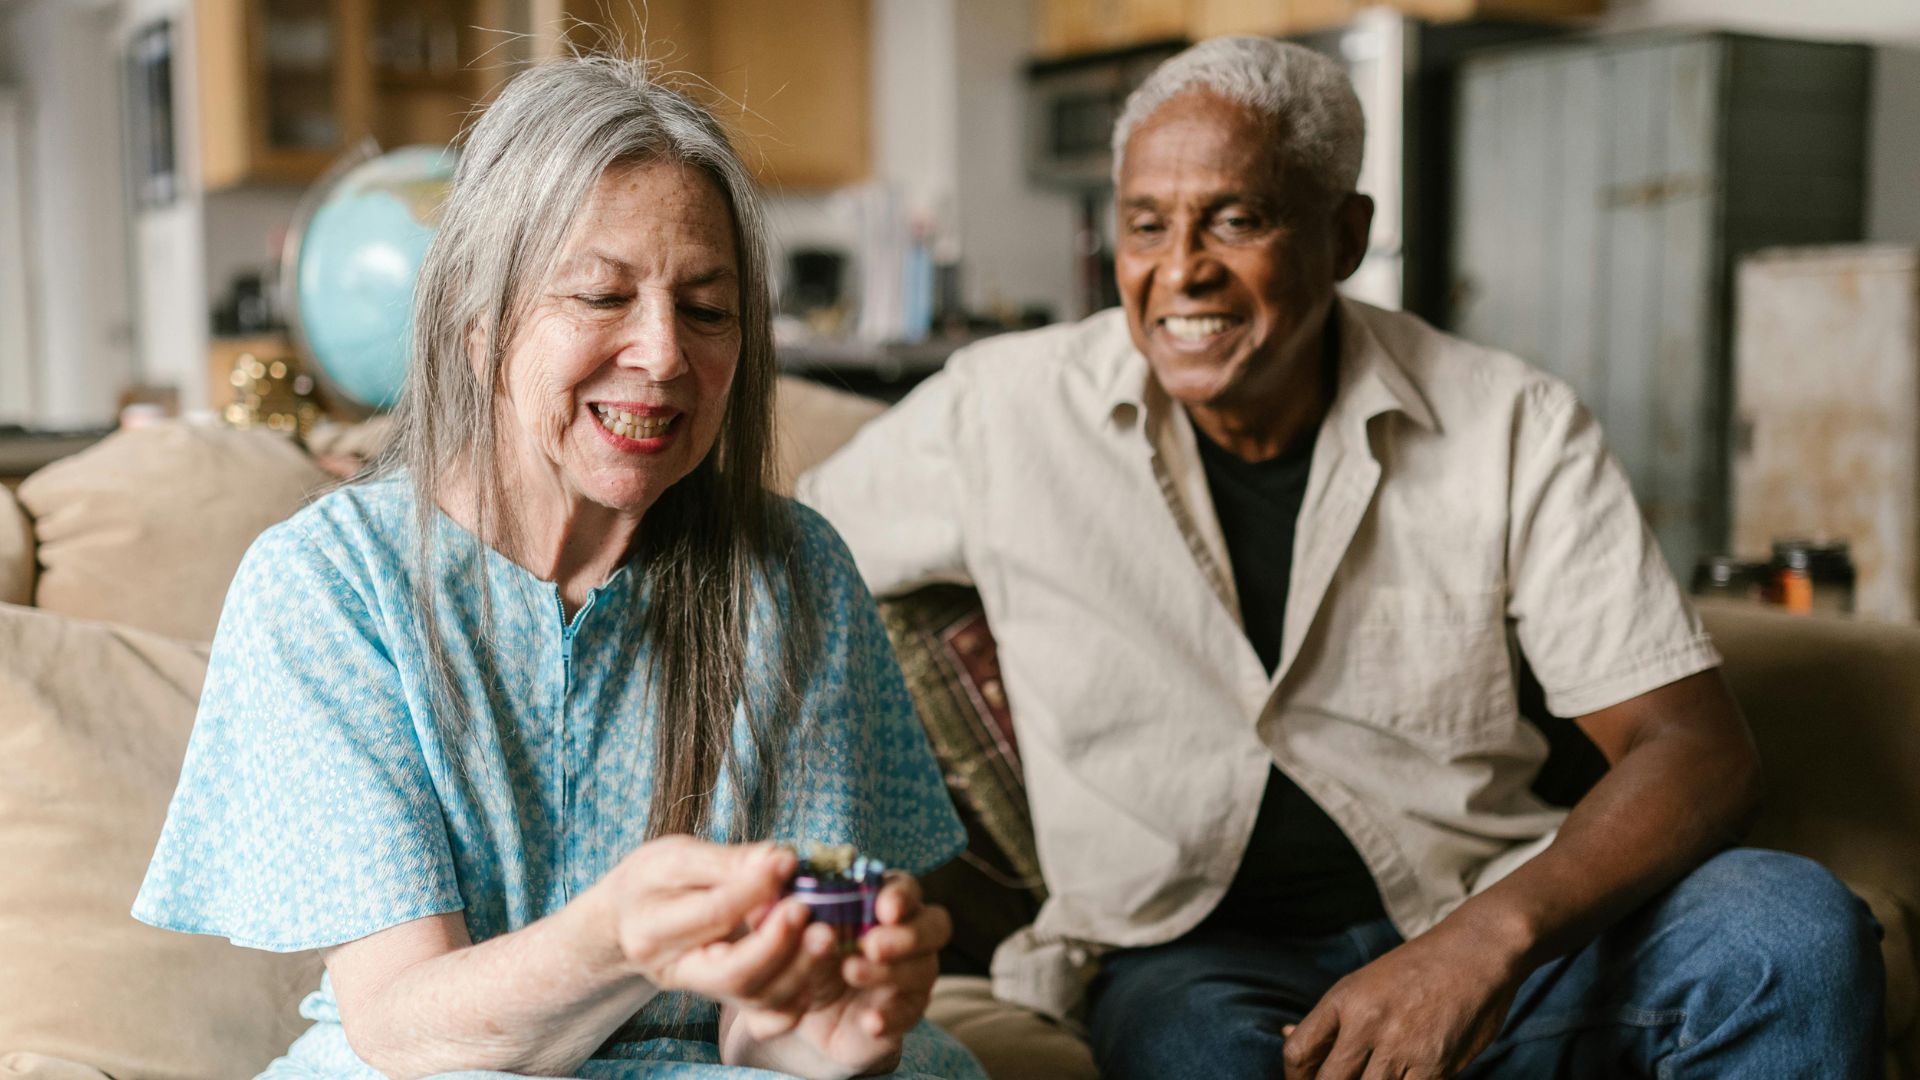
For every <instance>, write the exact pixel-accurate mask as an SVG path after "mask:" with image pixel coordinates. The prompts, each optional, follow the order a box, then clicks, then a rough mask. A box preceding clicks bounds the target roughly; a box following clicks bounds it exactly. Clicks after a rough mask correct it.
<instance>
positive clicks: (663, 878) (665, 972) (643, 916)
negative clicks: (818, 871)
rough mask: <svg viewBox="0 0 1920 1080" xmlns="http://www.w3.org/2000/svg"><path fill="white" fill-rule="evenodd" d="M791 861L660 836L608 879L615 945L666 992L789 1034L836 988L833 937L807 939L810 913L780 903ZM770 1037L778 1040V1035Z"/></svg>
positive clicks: (776, 854) (824, 933)
mask: <svg viewBox="0 0 1920 1080" xmlns="http://www.w3.org/2000/svg"><path fill="white" fill-rule="evenodd" d="M794 865H795V862H794V855H793V853H792V852H790V851H787V850H786V849H784V848H781V847H777V846H775V845H772V844H754V845H748V846H739V845H728V844H713V843H708V842H706V841H702V840H696V839H694V838H692V837H689V836H666V837H661V838H659V839H657V840H650V841H648V842H647V843H645V844H642V845H641V846H640V847H638V848H636V849H635V850H634V852H633V853H632V854H631V855H628V856H627V857H626V858H625V859H623V860H622V861H621V862H620V865H619V866H617V867H615V868H614V871H613V872H612V873H611V874H609V875H607V878H606V880H605V881H604V882H602V884H601V886H599V887H600V888H603V889H604V890H605V891H606V895H605V899H606V900H607V901H608V902H610V905H611V913H612V919H613V939H614V941H615V942H616V944H617V947H618V949H619V951H620V955H621V957H622V959H623V961H624V963H626V964H627V965H629V966H630V967H631V968H632V969H633V970H634V971H635V972H636V973H638V974H639V975H640V976H642V977H643V978H645V979H646V980H647V981H648V982H650V983H652V984H653V985H654V986H656V987H658V988H660V989H662V990H684V991H688V992H691V993H695V994H699V995H700V996H702V997H707V998H711V999H713V1000H715V1001H718V1002H720V1003H721V1004H722V1005H731V1006H733V1007H735V1008H739V1009H751V1010H754V1011H755V1012H756V1013H761V1014H765V1016H766V1017H767V1019H765V1020H763V1021H762V1023H763V1024H765V1025H766V1028H767V1030H769V1031H773V1030H774V1029H775V1028H777V1027H778V1022H777V1018H778V1017H781V1016H785V1017H788V1021H787V1025H786V1026H787V1027H789V1028H790V1027H792V1026H793V1023H794V1022H797V1021H798V1019H799V1017H800V1016H801V1015H802V1014H803V1013H804V1012H805V1010H806V1008H807V1007H808V1006H809V1005H810V1004H811V1003H812V1002H813V1001H815V1000H816V999H819V998H824V997H827V996H829V995H830V994H832V993H833V992H834V991H835V990H836V989H837V984H838V983H839V973H838V971H837V970H836V966H835V963H834V957H833V948H832V940H831V939H832V933H831V931H830V930H829V929H828V928H826V927H821V928H819V929H818V930H816V931H814V932H813V933H811V934H809V933H808V925H807V921H808V912H807V907H806V905H805V904H803V903H801V902H799V901H797V900H785V901H782V900H781V899H780V893H781V891H782V889H783V888H785V886H786V883H787V880H788V879H789V878H790V877H792V875H793V871H794ZM774 1033H776V1034H777V1031H775V1032H774Z"/></svg>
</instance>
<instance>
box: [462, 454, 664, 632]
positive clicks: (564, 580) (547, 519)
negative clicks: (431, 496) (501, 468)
mask: <svg viewBox="0 0 1920 1080" xmlns="http://www.w3.org/2000/svg"><path fill="white" fill-rule="evenodd" d="M498 480H499V483H498V484H496V485H495V491H496V495H495V503H494V507H493V514H492V515H491V516H492V520H491V521H489V522H487V523H486V525H485V526H484V527H483V526H482V524H481V522H480V504H481V500H480V498H479V491H480V486H479V483H478V482H477V480H476V478H474V477H473V476H472V475H471V470H468V469H460V470H456V471H455V472H454V474H452V475H450V476H449V477H448V478H447V481H446V483H445V484H444V485H443V486H442V490H441V493H440V497H439V502H440V508H441V509H442V510H443V511H445V512H446V514H447V516H449V517H451V518H453V520H454V521H456V522H458V523H459V524H460V525H461V527H462V528H465V529H466V530H467V531H468V532H470V533H472V534H473V535H474V536H476V537H479V538H480V540H481V542H482V543H485V544H486V545H487V546H488V547H491V548H493V549H494V550H495V551H498V552H499V553H500V554H502V555H504V556H506V557H507V558H508V559H510V560H512V561H513V562H514V563H515V564H517V565H519V566H520V567H522V568H524V569H525V570H526V571H527V572H528V573H531V574H532V575H533V576H534V577H537V578H539V579H540V580H542V581H550V582H553V583H554V584H555V585H556V586H558V587H559V590H560V601H561V604H562V606H563V607H564V608H565V609H566V613H567V616H568V617H569V618H571V617H572V615H573V613H574V612H575V611H578V610H579V609H580V608H581V607H582V606H583V605H584V604H585V603H586V602H587V594H588V593H589V592H591V591H592V590H593V589H595V588H597V587H598V586H600V585H602V584H604V583H605V582H606V581H607V579H608V578H610V577H612V576H613V574H614V571H616V570H618V569H619V568H620V567H621V566H622V565H623V564H624V563H625V562H626V561H627V558H628V557H629V555H630V554H631V553H632V551H633V544H634V540H635V538H636V537H637V536H638V535H639V531H640V518H639V516H638V515H635V514H629V513H623V512H619V511H614V510H609V509H607V508H606V507H604V506H600V505H598V504H597V503H594V502H592V501H590V500H588V499H585V498H582V497H581V496H580V495H579V493H577V492H572V491H568V490H567V489H566V486H565V485H564V484H563V483H561V482H560V480H559V478H558V477H555V476H541V477H538V478H535V479H533V480H532V481H531V482H528V481H525V480H518V479H515V478H509V477H506V476H501V477H499V478H498Z"/></svg>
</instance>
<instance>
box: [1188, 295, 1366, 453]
mask: <svg viewBox="0 0 1920 1080" xmlns="http://www.w3.org/2000/svg"><path fill="white" fill-rule="evenodd" d="M1305 344H1306V347H1305V348H1303V349H1301V350H1300V358H1299V360H1298V361H1296V362H1295V363H1294V364H1293V365H1292V367H1293V370H1292V371H1291V372H1290V373H1289V375H1288V377H1287V378H1286V380H1285V381H1284V382H1283V384H1282V392H1281V393H1279V394H1276V395H1269V396H1268V397H1267V398H1265V399H1264V400H1262V401H1260V402H1258V403H1256V404H1255V405H1253V406H1252V407H1247V408H1234V407H1226V408H1208V407H1205V406H1197V405H1190V406H1188V407H1187V415H1188V416H1189V417H1191V418H1192V420H1193V424H1194V426H1195V427H1197V428H1199V429H1200V433H1201V434H1202V435H1204V436H1206V437H1207V438H1208V439H1210V440H1212V441H1213V443H1214V445H1216V446H1218V447H1220V448H1221V449H1222V450H1225V451H1226V452H1228V453H1230V454H1232V455H1233V456H1234V457H1237V458H1239V459H1240V460H1242V461H1248V462H1261V461H1269V460H1271V459H1273V458H1276V457H1279V456H1280V455H1281V454H1284V453H1286V452H1287V451H1288V450H1290V449H1292V448H1293V447H1294V446H1295V445H1296V444H1298V443H1299V442H1301V441H1302V440H1304V439H1306V438H1309V437H1311V436H1312V434H1313V433H1314V432H1315V431H1316V430H1318V429H1319V427H1320V421H1321V420H1323V419H1325V418H1326V415H1327V409H1328V407H1329V406H1331V405H1332V404H1333V394H1334V389H1335V388H1336V387H1337V386H1338V385H1339V372H1340V318H1339V303H1338V302H1337V301H1336V302H1335V303H1334V305H1333V306H1332V307H1330V308H1328V310H1327V317H1326V320H1325V321H1324V322H1322V323H1321V326H1320V332H1319V333H1318V334H1315V335H1314V336H1313V338H1312V339H1310V340H1309V341H1308V342H1306V343H1305Z"/></svg>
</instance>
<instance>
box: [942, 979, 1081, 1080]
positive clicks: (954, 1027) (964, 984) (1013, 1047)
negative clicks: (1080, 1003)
mask: <svg viewBox="0 0 1920 1080" xmlns="http://www.w3.org/2000/svg"><path fill="white" fill-rule="evenodd" d="M927 1019H929V1020H931V1021H933V1022H934V1023H936V1024H939V1025H940V1026H941V1027H943V1028H945V1029H946V1030H947V1031H948V1032H949V1033H951V1034H952V1035H953V1037H954V1038H956V1039H958V1040H960V1042H961V1044H962V1045H964V1046H965V1047H966V1048H967V1049H969V1050H971V1051H973V1054H974V1056H975V1057H977V1058H979V1059H980V1064H981V1065H983V1066H985V1067H986V1070H987V1075H988V1076H991V1077H993V1080H1095V1078H1096V1077H1098V1076H1099V1073H1098V1071H1097V1070H1096V1069H1095V1068H1094V1064H1093V1050H1092V1049H1091V1048H1089V1047H1088V1046H1087V1044H1086V1041H1085V1040H1083V1039H1081V1038H1080V1036H1078V1035H1076V1034H1074V1033H1073V1032H1072V1031H1070V1030H1068V1029H1067V1028H1066V1027H1065V1026H1063V1025H1061V1024H1059V1023H1057V1022H1056V1021H1053V1020H1049V1019H1048V1018H1046V1017H1044V1016H1041V1015H1040V1014H1039V1013H1036V1012H1032V1011H1030V1010H1027V1009H1023V1008H1021V1007H1020V1006H1018V1005H1009V1004H1007V1003H1006V1002H1004V1001H1000V1000H998V999H997V998H995V997H994V996H993V988H992V986H991V985H990V983H989V980H987V979H985V978H982V977H979V976H972V975H942V976H940V980H939V981H938V982H936V983H934V986H933V1001H932V1003H931V1004H929V1005H928V1006H927Z"/></svg>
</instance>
